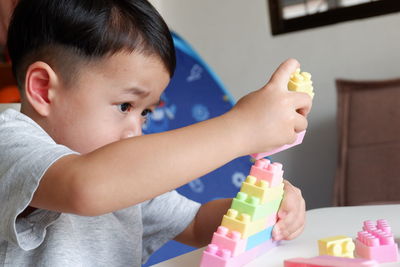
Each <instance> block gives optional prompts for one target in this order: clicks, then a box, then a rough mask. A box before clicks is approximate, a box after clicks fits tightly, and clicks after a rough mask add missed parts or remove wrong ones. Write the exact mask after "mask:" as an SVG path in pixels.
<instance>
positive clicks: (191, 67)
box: [143, 33, 252, 266]
mask: <svg viewBox="0 0 400 267" xmlns="http://www.w3.org/2000/svg"><path fill="white" fill-rule="evenodd" d="M172 35H173V39H174V44H175V48H176V58H177V65H176V70H175V74H174V76H173V78H172V80H171V82H170V84H169V85H168V87H167V89H166V90H165V92H164V94H163V95H162V96H161V103H160V105H159V106H158V107H157V109H156V110H155V111H154V112H153V113H152V114H151V115H150V117H149V119H148V121H147V123H146V124H145V125H144V127H143V131H144V132H145V133H156V132H162V131H166V130H172V129H176V128H181V127H183V126H186V125H190V124H193V123H196V122H199V121H203V120H206V119H209V118H212V117H215V116H219V115H221V114H223V113H225V112H227V111H228V110H229V109H231V108H232V106H233V104H234V100H233V98H232V96H231V95H230V94H229V92H228V91H227V90H226V89H225V88H224V86H223V85H222V83H221V82H220V80H219V79H218V77H217V76H216V75H215V74H214V73H213V72H212V71H211V70H210V68H209V67H208V66H207V65H206V64H205V63H204V62H203V61H202V60H201V58H200V57H199V56H198V55H197V54H196V52H194V50H193V49H192V48H191V47H190V46H189V45H188V44H187V43H186V42H185V41H184V40H183V39H181V38H180V37H179V36H178V35H176V34H174V33H173V34H172ZM189 145H190V144H189ZM251 165H252V162H251V159H250V157H249V156H246V157H241V158H238V159H235V160H233V161H231V162H230V163H228V164H226V165H224V166H223V167H221V168H219V169H217V170H215V171H214V172H211V173H209V174H207V175H205V176H203V177H201V178H199V179H197V180H194V181H192V182H190V183H189V184H187V185H184V186H182V187H180V188H178V189H177V191H178V192H179V193H181V194H182V195H184V196H186V197H188V198H190V199H192V200H194V201H197V202H200V203H206V202H208V201H211V200H213V199H217V198H233V197H235V196H236V194H237V192H238V190H239V189H240V186H241V184H242V182H243V181H244V180H245V178H246V175H247V174H248V172H249V169H250V166H251ZM194 249H195V248H193V247H189V246H185V245H183V244H180V243H178V242H175V241H170V242H168V243H167V244H165V245H164V246H163V247H162V248H161V249H159V250H158V251H157V252H156V253H154V254H153V255H152V256H151V257H150V259H149V260H148V261H147V263H146V264H144V265H143V266H151V265H153V264H156V263H158V262H161V261H165V260H167V259H169V258H172V257H176V256H178V255H180V254H183V253H187V252H189V251H192V250H194Z"/></svg>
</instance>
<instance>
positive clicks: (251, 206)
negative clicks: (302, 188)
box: [231, 192, 282, 222]
mask: <svg viewBox="0 0 400 267" xmlns="http://www.w3.org/2000/svg"><path fill="white" fill-rule="evenodd" d="M281 199H282V197H280V198H279V199H278V198H277V199H276V200H274V201H271V202H266V203H264V204H260V198H258V197H254V196H250V195H248V194H247V193H245V192H239V193H238V194H237V195H236V197H235V198H234V199H233V200H232V205H231V208H232V209H235V210H237V211H238V212H239V213H245V214H248V215H249V216H250V221H252V222H253V221H257V220H260V219H262V218H265V217H268V216H270V215H272V214H273V213H276V210H277V208H279V205H280V202H281V201H280V200H281Z"/></svg>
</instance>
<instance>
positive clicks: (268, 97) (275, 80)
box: [230, 59, 311, 155]
mask: <svg viewBox="0 0 400 267" xmlns="http://www.w3.org/2000/svg"><path fill="white" fill-rule="evenodd" d="M297 68H299V63H298V62H297V60H295V59H288V60H286V61H285V62H283V63H282V64H281V65H280V66H279V67H278V69H277V70H276V71H275V73H274V74H273V75H272V77H271V79H270V81H269V82H268V83H267V84H266V85H265V86H264V87H263V88H261V89H259V90H257V91H254V92H252V93H250V94H248V95H246V96H244V97H243V98H241V99H240V100H239V101H238V103H237V104H236V105H235V106H234V107H233V109H232V110H231V112H230V114H232V116H231V117H232V121H233V122H234V125H235V126H237V127H236V128H234V129H235V131H236V132H239V133H240V134H239V138H240V139H239V141H238V142H239V143H238V144H237V145H238V146H240V147H241V148H242V149H243V151H241V154H242V155H246V154H252V153H259V152H264V151H269V150H272V149H275V148H277V147H280V146H282V145H285V144H291V143H293V142H294V141H295V140H296V133H298V132H301V131H303V130H305V129H306V128H307V118H306V116H307V114H308V113H309V111H310V109H311V97H310V96H309V95H307V94H305V93H299V92H292V91H289V90H288V82H289V79H290V75H291V74H292V73H294V72H295V71H296V69H297Z"/></svg>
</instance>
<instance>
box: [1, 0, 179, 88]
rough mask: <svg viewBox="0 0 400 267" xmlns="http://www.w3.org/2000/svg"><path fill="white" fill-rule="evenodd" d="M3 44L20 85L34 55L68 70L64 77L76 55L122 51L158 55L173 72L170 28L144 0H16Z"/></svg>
mask: <svg viewBox="0 0 400 267" xmlns="http://www.w3.org/2000/svg"><path fill="white" fill-rule="evenodd" d="M7 46H8V50H9V53H10V57H11V62H12V64H13V72H14V75H15V77H16V79H17V82H18V84H19V87H20V88H23V85H24V84H23V83H24V81H25V74H26V70H27V68H28V66H29V65H30V64H32V63H33V62H35V61H38V60H41V61H45V62H46V63H48V64H50V65H51V67H53V68H55V69H57V70H58V71H59V72H61V73H68V78H66V77H65V75H61V76H64V79H65V80H66V81H68V80H70V79H71V76H73V75H74V70H75V68H76V66H75V65H76V63H77V61H78V62H79V61H80V60H81V61H82V60H83V62H85V61H86V62H88V61H92V60H96V59H102V58H104V57H106V56H111V55H113V54H115V53H117V52H123V51H125V52H133V51H135V52H139V53H142V54H144V55H149V56H153V55H155V56H158V57H159V58H160V59H161V61H162V62H163V64H164V65H165V67H166V69H167V71H168V72H169V74H170V76H171V77H172V75H173V73H174V70H175V64H176V59H175V49H174V45H173V41H172V37H171V34H170V31H169V29H168V27H167V25H166V23H165V22H164V20H163V19H162V18H161V16H160V15H159V14H158V12H157V11H156V10H155V9H154V7H153V6H152V5H151V4H150V3H149V2H148V1H147V0H20V2H19V4H18V5H17V7H16V9H15V11H14V14H13V16H12V20H11V23H10V27H9V31H8V40H7Z"/></svg>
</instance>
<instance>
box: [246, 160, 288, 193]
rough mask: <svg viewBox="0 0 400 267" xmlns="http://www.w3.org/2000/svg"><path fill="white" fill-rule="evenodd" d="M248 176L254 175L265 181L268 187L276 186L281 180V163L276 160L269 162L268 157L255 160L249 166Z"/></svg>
mask: <svg viewBox="0 0 400 267" xmlns="http://www.w3.org/2000/svg"><path fill="white" fill-rule="evenodd" d="M250 176H254V177H256V178H257V179H258V180H264V181H267V182H268V185H269V187H274V186H277V185H279V184H280V183H282V181H283V178H282V177H283V170H282V164H280V163H278V162H274V163H271V162H270V161H269V160H268V159H260V160H257V161H256V162H255V163H254V165H253V166H251V169H250Z"/></svg>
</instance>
